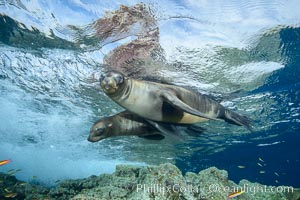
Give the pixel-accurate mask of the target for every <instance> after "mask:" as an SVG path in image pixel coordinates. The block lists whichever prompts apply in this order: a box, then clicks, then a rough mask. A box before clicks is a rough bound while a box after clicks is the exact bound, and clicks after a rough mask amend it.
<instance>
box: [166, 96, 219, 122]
mask: <svg viewBox="0 0 300 200" xmlns="http://www.w3.org/2000/svg"><path fill="white" fill-rule="evenodd" d="M161 97H162V98H163V100H164V101H166V102H167V103H169V104H170V105H171V106H173V107H175V108H176V109H178V110H182V111H183V112H186V113H189V114H191V115H195V116H198V117H202V118H206V119H212V120H218V119H217V118H214V117H211V116H208V115H207V114H205V113H202V112H200V111H199V110H196V109H194V108H192V107H191V106H189V105H187V104H186V103H184V102H182V101H181V100H180V99H179V98H178V97H177V96H176V95H175V94H172V93H170V92H162V94H161Z"/></svg>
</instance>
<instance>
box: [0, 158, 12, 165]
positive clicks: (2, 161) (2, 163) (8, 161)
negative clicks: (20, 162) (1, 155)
mask: <svg viewBox="0 0 300 200" xmlns="http://www.w3.org/2000/svg"><path fill="white" fill-rule="evenodd" d="M10 162H11V160H9V159H8V160H1V161H0V166H2V165H5V164H7V163H10Z"/></svg>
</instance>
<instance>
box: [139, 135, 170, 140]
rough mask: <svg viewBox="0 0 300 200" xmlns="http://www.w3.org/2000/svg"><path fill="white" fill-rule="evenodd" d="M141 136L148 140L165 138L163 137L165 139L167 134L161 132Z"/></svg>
mask: <svg viewBox="0 0 300 200" xmlns="http://www.w3.org/2000/svg"><path fill="white" fill-rule="evenodd" d="M139 137H141V138H144V139H146V140H163V139H165V136H163V135H161V134H154V135H143V136H139Z"/></svg>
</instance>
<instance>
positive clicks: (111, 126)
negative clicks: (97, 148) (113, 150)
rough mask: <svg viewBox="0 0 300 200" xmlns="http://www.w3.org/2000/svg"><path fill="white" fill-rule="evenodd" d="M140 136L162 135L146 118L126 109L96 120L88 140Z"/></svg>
mask: <svg viewBox="0 0 300 200" xmlns="http://www.w3.org/2000/svg"><path fill="white" fill-rule="evenodd" d="M130 135H135V136H140V137H143V138H146V139H152V140H159V139H163V138H164V136H163V135H161V134H160V132H159V131H158V130H157V129H156V128H155V127H154V126H152V125H151V124H149V123H148V122H147V121H146V120H144V119H143V118H141V117H139V116H138V115H135V114H132V113H130V112H128V111H123V112H121V113H118V114H116V115H113V116H110V117H104V118H101V119H99V120H98V121H96V122H95V123H94V124H93V126H92V128H91V130H90V134H89V136H88V141H90V142H98V141H100V140H102V139H105V138H109V137H115V136H130Z"/></svg>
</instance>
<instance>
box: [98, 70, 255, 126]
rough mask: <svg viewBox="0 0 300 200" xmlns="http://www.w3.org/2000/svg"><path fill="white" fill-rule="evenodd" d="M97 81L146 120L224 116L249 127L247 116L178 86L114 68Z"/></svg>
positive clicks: (180, 121) (189, 121)
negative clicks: (133, 76) (133, 75)
mask: <svg viewBox="0 0 300 200" xmlns="http://www.w3.org/2000/svg"><path fill="white" fill-rule="evenodd" d="M100 85H101V88H102V89H103V91H104V92H105V93H106V95H107V96H108V97H110V98H111V99H112V100H114V101H115V102H116V103H118V104H119V105H120V106H122V107H124V108H125V109H127V110H128V111H130V112H132V113H135V114H137V115H139V116H141V117H144V118H145V119H148V120H152V121H156V122H167V123H174V124H193V123H198V122H203V121H207V120H209V119H213V120H225V121H226V122H228V123H231V124H235V125H239V126H245V127H246V128H248V129H249V130H251V120H250V119H249V118H248V117H246V116H242V115H240V114H238V113H236V112H234V111H232V110H229V109H228V108H225V107H224V106H222V105H221V104H219V103H218V102H216V101H214V100H212V99H210V98H208V97H207V96H205V95H202V94H200V93H197V92H194V91H191V90H188V89H185V88H182V87H179V86H175V85H168V84H161V83H156V82H149V81H142V80H135V79H130V78H128V77H126V76H124V75H123V74H122V73H120V72H117V71H109V72H106V73H104V74H102V75H101V77H100Z"/></svg>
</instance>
